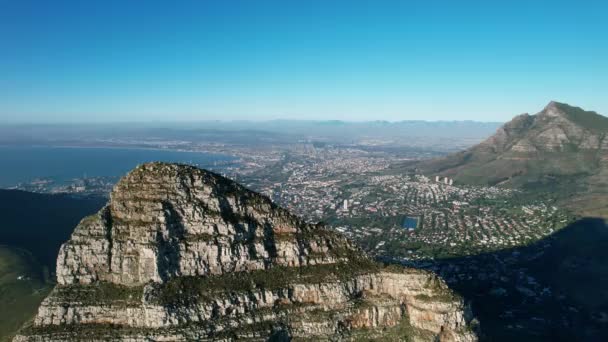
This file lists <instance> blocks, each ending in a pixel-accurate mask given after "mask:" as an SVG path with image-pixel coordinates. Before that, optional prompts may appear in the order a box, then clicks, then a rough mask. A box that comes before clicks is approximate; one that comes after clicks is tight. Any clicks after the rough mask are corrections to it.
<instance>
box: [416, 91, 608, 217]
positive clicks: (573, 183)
mask: <svg viewBox="0 0 608 342" xmlns="http://www.w3.org/2000/svg"><path fill="white" fill-rule="evenodd" d="M607 136H608V118H606V117H604V116H602V115H600V114H597V113H596V112H591V111H585V110H583V109H581V108H579V107H573V106H570V105H568V104H564V103H559V102H555V101H551V102H550V103H549V104H548V105H547V106H546V107H545V108H544V109H543V110H542V111H540V112H539V113H537V114H535V115H529V114H521V115H518V116H516V117H514V118H513V119H512V120H511V121H509V122H507V123H505V124H504V125H503V126H501V127H500V128H499V129H498V130H497V131H496V133H495V134H493V135H492V136H490V137H488V138H487V139H485V140H484V141H482V142H481V143H479V144H478V145H475V146H473V147H471V148H469V149H466V150H464V151H461V152H458V153H455V154H450V155H448V156H446V157H443V158H439V159H434V160H429V161H422V162H420V163H419V164H417V165H416V167H418V168H419V169H421V170H423V171H424V172H426V173H430V174H436V175H439V176H447V177H451V178H454V180H455V181H456V182H460V183H466V184H478V185H505V186H514V187H523V188H526V187H536V186H537V185H539V184H541V185H542V184H545V185H547V187H546V188H548V187H550V186H557V187H568V191H570V192H574V193H575V194H576V195H577V197H576V198H577V200H580V201H581V202H580V203H578V204H576V205H574V206H573V207H572V208H573V209H574V210H575V211H578V212H580V213H583V214H585V215H587V214H589V215H600V216H602V215H608V212H603V211H602V210H601V207H598V208H595V209H593V210H591V211H587V210H585V208H584V206H585V205H587V204H591V203H592V202H593V201H595V200H596V199H597V198H598V196H597V195H596V194H598V193H599V194H605V193H607V192H608V171H606V169H607V167H608V138H607ZM562 190H563V189H562ZM605 201H606V200H604V202H605ZM596 209H598V210H596Z"/></svg>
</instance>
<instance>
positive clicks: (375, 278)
mask: <svg viewBox="0 0 608 342" xmlns="http://www.w3.org/2000/svg"><path fill="white" fill-rule="evenodd" d="M57 283H58V284H57V286H56V287H55V289H54V290H53V291H52V293H51V294H50V295H49V296H48V297H47V298H46V299H45V300H44V301H43V303H42V304H41V306H40V308H39V311H38V315H37V316H36V319H35V321H34V323H33V324H31V325H27V326H26V327H24V329H23V330H22V331H21V333H20V336H18V337H17V338H16V339H15V340H16V341H39V340H45V341H55V340H78V339H86V340H108V339H110V340H129V341H144V340H145V341H147V340H166V341H173V340H226V341H228V340H236V339H245V340H254V341H262V340H267V339H273V340H280V341H287V340H291V339H295V340H336V339H355V340H380V339H382V340H389V341H390V340H394V341H397V340H417V341H475V340H476V339H477V338H476V336H475V334H474V333H473V332H472V330H471V329H470V326H469V322H470V320H471V319H472V317H471V316H470V313H469V312H470V311H469V310H468V308H467V307H466V306H465V305H464V303H463V301H462V300H461V299H460V298H459V297H458V296H456V295H455V294H454V293H453V292H452V291H451V290H450V289H449V288H448V287H447V286H446V285H445V283H444V282H443V281H442V280H440V279H439V278H438V277H437V276H435V275H434V274H432V273H429V272H425V271H420V270H414V269H406V268H401V267H396V266H392V267H384V266H382V265H380V264H377V263H375V262H373V261H371V260H370V259H369V258H368V257H367V256H365V255H364V253H362V252H361V251H360V250H358V249H357V248H355V247H354V246H352V245H351V244H350V242H349V241H348V240H346V239H345V238H344V237H343V236H341V235H339V234H337V233H335V232H331V231H329V230H327V229H325V228H324V227H322V226H320V225H311V224H306V223H305V222H304V221H302V220H301V219H300V218H298V217H296V216H294V215H292V214H290V213H289V212H287V211H286V210H284V209H281V208H279V207H277V206H276V205H275V204H273V203H272V202H271V201H270V200H269V199H268V198H266V197H264V196H261V195H259V194H257V193H254V192H252V191H249V190H247V189H245V188H243V187H242V186H240V185H239V184H237V183H234V182H232V181H230V180H228V179H226V178H224V177H221V176H219V175H216V174H214V173H211V172H208V171H205V170H202V169H197V168H194V167H190V166H185V165H176V164H165V163H151V164H144V165H142V166H139V167H137V168H136V169H135V170H133V171H132V172H130V173H129V174H128V175H127V176H125V177H124V178H123V179H122V180H121V181H119V182H118V184H117V185H116V186H115V188H114V190H113V192H112V194H111V199H110V201H109V202H108V203H107V204H106V206H105V207H103V208H102V209H101V210H100V211H99V212H98V213H97V214H94V215H91V216H88V217H86V218H84V219H83V220H82V221H81V222H80V223H79V224H78V226H77V227H76V229H75V231H74V233H73V234H72V236H71V238H70V239H69V240H68V242H66V243H65V244H63V245H62V247H61V250H60V253H59V257H58V260H57Z"/></svg>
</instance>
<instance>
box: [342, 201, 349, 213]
mask: <svg viewBox="0 0 608 342" xmlns="http://www.w3.org/2000/svg"><path fill="white" fill-rule="evenodd" d="M342 209H344V211H348V200H344V204H343V205H342Z"/></svg>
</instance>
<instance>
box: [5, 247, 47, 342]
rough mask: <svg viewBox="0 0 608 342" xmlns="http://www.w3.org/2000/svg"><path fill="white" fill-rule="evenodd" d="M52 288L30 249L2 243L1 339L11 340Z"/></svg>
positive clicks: (31, 316)
mask: <svg viewBox="0 0 608 342" xmlns="http://www.w3.org/2000/svg"><path fill="white" fill-rule="evenodd" d="M20 278H21V279H20ZM50 290H51V284H49V283H47V282H45V280H44V276H43V268H42V267H41V266H40V264H39V263H38V262H37V261H36V260H35V259H34V257H33V256H32V255H31V254H30V253H29V252H27V251H25V250H23V249H16V248H11V247H7V246H2V245H0V308H1V309H0V342H3V341H10V340H11V338H12V337H13V335H14V334H15V333H16V332H17V330H18V329H19V328H20V327H21V326H22V325H23V324H24V323H26V322H27V321H28V320H31V319H32V318H33V317H34V315H35V314H36V310H37V309H38V306H39V305H40V302H42V300H43V299H44V297H46V295H47V294H48V293H49V291H50Z"/></svg>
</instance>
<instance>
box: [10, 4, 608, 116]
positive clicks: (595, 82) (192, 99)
mask: <svg viewBox="0 0 608 342" xmlns="http://www.w3.org/2000/svg"><path fill="white" fill-rule="evenodd" d="M85 3H86V4H85ZM606 13H608V4H607V3H606V2H605V1H585V0H582V1H559V0H558V1H533V0H528V1H519V0H514V1H437V0H426V1H405V0H404V1H381V0H377V1H356V0H351V1H338V0H336V1H330V0H325V1H316V0H307V1H296V0H294V1H263V0H260V1H251V0H243V1H231V0H225V1H205V0H201V1H192V2H183V1H166V2H160V1H135V0H134V1H110V0H105V1H61V0H54V1H45V0H39V1H30V0H0V122H107V121H112V122H116V121H173V120H177V121H189V120H206V119H226V120H229V119H254V120H265V119H276V118H283V119H314V120H318V119H340V120H353V121H360V120H377V119H383V120H410V119H426V120H479V121H505V120H508V119H509V118H511V117H512V116H514V115H516V114H519V113H522V112H532V113H534V112H536V111H539V110H540V109H542V107H543V106H544V105H545V104H546V103H547V102H549V101H550V100H558V101H563V102H568V103H570V104H574V105H578V106H581V107H583V108H586V109H591V110H596V111H598V112H600V113H603V114H608V96H607V95H606V94H608V20H606V18H605V15H606Z"/></svg>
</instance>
